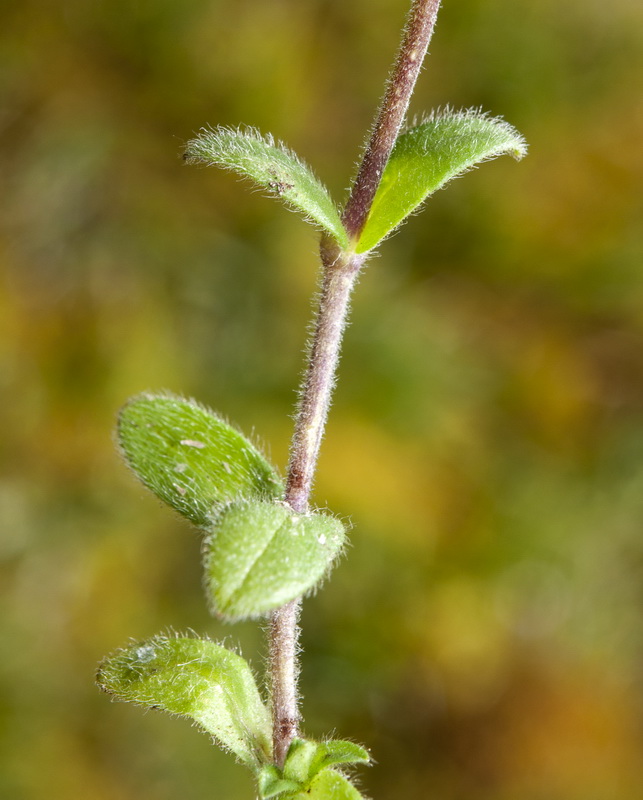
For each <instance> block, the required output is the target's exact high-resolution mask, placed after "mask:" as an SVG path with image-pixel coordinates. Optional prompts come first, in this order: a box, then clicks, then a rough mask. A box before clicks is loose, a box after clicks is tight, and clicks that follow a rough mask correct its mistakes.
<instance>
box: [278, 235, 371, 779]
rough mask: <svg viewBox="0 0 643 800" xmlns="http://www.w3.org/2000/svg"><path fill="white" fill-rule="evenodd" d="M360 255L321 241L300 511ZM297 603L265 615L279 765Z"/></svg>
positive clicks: (305, 395)
mask: <svg viewBox="0 0 643 800" xmlns="http://www.w3.org/2000/svg"><path fill="white" fill-rule="evenodd" d="M364 260H365V257H364V256H357V255H354V254H352V255H350V256H347V255H345V254H343V253H341V252H340V251H339V250H338V249H337V247H336V246H334V245H333V244H332V243H330V242H328V241H327V240H323V241H322V264H323V279H322V288H321V293H320V296H319V306H318V309H317V317H316V322H315V332H314V335H313V340H312V344H311V346H310V353H309V357H308V367H307V371H306V377H305V379H304V385H303V389H302V393H301V398H300V402H299V411H298V414H297V421H296V424H295V433H294V436H293V441H292V447H291V451H290V465H289V468H288V479H287V483H286V497H285V500H286V502H287V503H288V505H289V506H290V507H291V508H292V509H293V510H294V511H296V512H297V513H299V514H305V513H306V512H307V511H308V499H309V496H310V490H311V487H312V482H313V476H314V473H315V467H316V464H317V457H318V455H319V446H320V444H321V440H322V436H323V433H324V426H325V424H326V418H327V416H328V408H329V405H330V397H331V394H332V391H333V386H334V383H335V372H336V369H337V362H338V360H339V350H340V343H341V338H342V333H343V331H344V327H345V325H346V319H347V316H348V306H349V301H350V296H351V292H352V289H353V286H354V285H355V280H356V278H357V275H358V273H359V271H360V269H361V267H362V264H363V263H364ZM300 605H301V603H300V601H299V600H293V601H291V602H290V603H287V604H286V605H285V606H282V607H281V608H279V609H277V610H276V611H274V612H273V613H272V614H271V617H270V626H269V638H270V679H271V695H272V719H273V758H274V761H275V763H276V764H277V765H279V766H282V765H283V762H284V759H285V757H286V753H287V751H288V747H289V746H290V743H291V742H292V740H293V739H294V738H295V737H296V736H297V734H298V723H299V711H298V708H297V675H298V667H297V649H298V644H297V641H298V628H297V619H298V617H299V609H300Z"/></svg>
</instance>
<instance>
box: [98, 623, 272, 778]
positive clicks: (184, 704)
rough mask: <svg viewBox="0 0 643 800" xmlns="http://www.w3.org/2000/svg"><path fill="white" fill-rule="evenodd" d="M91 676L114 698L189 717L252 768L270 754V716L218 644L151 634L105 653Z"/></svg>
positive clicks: (243, 671) (236, 660)
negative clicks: (94, 674)
mask: <svg viewBox="0 0 643 800" xmlns="http://www.w3.org/2000/svg"><path fill="white" fill-rule="evenodd" d="M96 681H97V683H98V685H99V686H100V688H101V689H103V690H104V691H105V692H107V693H108V694H111V695H114V696H115V697H116V698H118V699H119V700H125V701H128V702H131V703H138V704H139V705H142V706H147V707H148V708H160V709H163V710H164V711H169V712H170V713H172V714H180V715H181V716H185V717H190V718H191V719H193V720H194V721H195V722H197V723H198V724H199V725H200V726H201V727H202V728H204V729H205V730H206V731H207V732H208V733H210V734H211V735H212V736H214V738H215V739H216V740H217V741H218V742H219V744H221V745H222V746H223V747H224V748H226V749H228V750H231V751H232V752H233V753H234V754H235V755H236V756H237V757H238V758H239V759H240V760H241V761H243V762H244V763H245V764H247V765H248V766H250V767H252V768H258V766H259V765H260V764H261V763H265V762H266V761H268V760H269V759H270V757H271V753H272V730H271V721H270V715H269V713H268V710H267V709H266V707H265V706H264V704H263V703H262V701H261V698H260V696H259V691H258V690H257V686H256V683H255V680H254V677H253V675H252V672H251V670H250V667H249V666H248V664H247V662H246V661H245V660H244V659H243V658H241V656H239V655H237V654H236V653H233V652H231V651H230V650H227V649H226V648H225V647H222V646H221V645H218V644H215V643H214V642H211V641H209V640H207V639H191V638H185V637H182V638H168V637H167V636H156V637H154V638H153V639H149V640H148V641H145V642H140V643H138V644H133V645H130V646H129V647H126V648H124V649H123V650H119V651H118V652H116V653H114V654H113V655H112V656H109V657H108V658H106V659H105V660H104V661H103V663H102V664H101V665H100V667H99V670H98V674H97V676H96Z"/></svg>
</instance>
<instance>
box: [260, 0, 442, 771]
mask: <svg viewBox="0 0 643 800" xmlns="http://www.w3.org/2000/svg"><path fill="white" fill-rule="evenodd" d="M439 5H440V0H414V2H413V5H412V7H411V12H410V14H409V18H408V22H407V25H406V28H405V30H404V35H403V39H402V46H401V48H400V51H399V53H398V56H397V59H396V62H395V65H394V67H393V73H392V75H391V79H390V81H389V83H388V85H387V89H386V94H385V95H384V100H383V101H382V105H381V108H380V110H379V112H378V115H377V118H376V121H375V125H374V128H373V133H372V136H371V139H370V142H369V144H368V147H367V149H366V152H365V154H364V159H363V161H362V164H361V166H360V169H359V171H358V174H357V178H356V180H355V184H354V186H353V190H352V192H351V195H350V198H349V201H348V203H347V205H346V210H345V212H344V218H343V220H344V224H345V226H346V228H347V230H348V233H349V236H350V238H351V239H353V240H355V239H356V238H357V237H358V236H359V233H360V232H361V230H362V228H363V227H364V223H365V222H366V217H367V216H368V212H369V210H370V208H371V204H372V202H373V197H374V195H375V192H376V190H377V187H378V185H379V182H380V179H381V176H382V173H383V171H384V167H385V166H386V162H387V161H388V158H389V156H390V153H391V150H392V149H393V145H394V144H395V140H396V138H397V135H398V133H399V130H400V127H401V125H402V122H403V120H404V116H405V114H406V110H407V108H408V104H409V100H410V97H411V93H412V91H413V87H414V86H415V81H416V80H417V76H418V73H419V71H420V67H421V65H422V60H423V58H424V55H425V53H426V49H427V46H428V43H429V40H430V38H431V34H432V32H433V27H434V25H435V18H436V15H437V11H438V7H439ZM365 258H366V256H364V255H355V254H354V253H348V252H342V251H341V250H340V249H339V247H338V246H337V245H336V244H335V243H334V242H332V241H331V240H330V238H329V237H328V236H324V237H323V238H322V247H321V260H322V265H323V281H322V288H321V293H320V297H319V307H318V312H317V318H316V323H315V333H314V336H313V341H312V345H311V348H310V352H309V358H308V367H307V371H306V377H305V380H304V386H303V389H302V394H301V398H300V403H299V410H298V414H297V422H296V424H295V433H294V436H293V442H292V447H291V451H290V464H289V467H288V479H287V483H286V497H285V500H286V502H287V503H288V504H289V505H290V507H291V508H292V509H293V510H294V511H296V512H297V513H299V514H305V513H306V512H307V511H308V501H309V497H310V490H311V487H312V483H313V477H314V474H315V469H316V466H317V457H318V455H319V446H320V444H321V440H322V436H323V433H324V427H325V425H326V418H327V416H328V408H329V406H330V398H331V395H332V391H333V387H334V384H335V373H336V369H337V363H338V360H339V351H340V344H341V339H342V334H343V331H344V327H345V326H346V319H347V316H348V307H349V301H350V296H351V292H352V290H353V287H354V285H355V281H356V279H357V275H358V274H359V271H360V269H361V268H362V266H363V264H364V260H365ZM299 609H300V601H299V600H293V601H291V602H290V603H287V604H286V605H285V606H282V607H281V608H279V609H277V610H276V611H274V612H273V613H272V614H271V617H270V625H269V646H270V680H271V693H272V720H273V758H274V762H275V764H277V765H278V766H280V767H281V766H283V763H284V759H285V757H286V754H287V752H288V748H289V747H290V744H291V742H292V740H293V739H294V738H295V737H296V736H297V735H298V732H299V710H298V705H297V677H298V666H297V649H298V643H297V642H298V632H299V631H298V627H297V621H298V617H299Z"/></svg>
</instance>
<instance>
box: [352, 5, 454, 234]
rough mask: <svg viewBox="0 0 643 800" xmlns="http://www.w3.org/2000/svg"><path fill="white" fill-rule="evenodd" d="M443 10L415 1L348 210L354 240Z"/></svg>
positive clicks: (392, 144)
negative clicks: (439, 13)
mask: <svg viewBox="0 0 643 800" xmlns="http://www.w3.org/2000/svg"><path fill="white" fill-rule="evenodd" d="M439 6H440V0H414V3H413V6H412V7H411V11H410V13H409V16H408V20H407V23H406V27H405V29H404V34H403V38H402V44H401V46H400V50H399V52H398V55H397V59H396V61H395V65H394V66H393V72H392V73H391V77H390V79H389V82H388V84H387V87H386V93H385V95H384V99H383V100H382V104H381V106H380V109H379V111H378V114H377V117H376V118H375V124H374V126H373V131H372V133H371V138H370V141H369V143H368V145H367V147H366V152H365V153H364V158H363V159H362V163H361V164H360V168H359V171H358V173H357V177H356V178H355V183H354V184H353V188H352V190H351V194H350V197H349V199H348V202H347V203H346V208H345V210H344V215H343V222H344V226H345V227H346V230H347V231H348V235H349V237H350V238H351V239H353V240H354V239H357V238H358V237H359V235H360V233H361V232H362V229H363V228H364V224H365V223H366V218H367V217H368V212H369V211H370V210H371V205H372V204H373V198H374V197H375V192H376V191H377V187H378V186H379V184H380V180H381V178H382V174H383V172H384V167H386V164H387V162H388V159H389V156H390V155H391V150H392V149H393V146H394V145H395V140H396V139H397V135H398V133H399V132H400V128H401V127H402V123H403V122H404V117H405V116H406V112H407V109H408V107H409V101H410V99H411V94H412V93H413V88H414V86H415V82H416V80H417V77H418V75H419V73H420V69H421V67H422V61H423V60H424V56H425V54H426V51H427V48H428V46H429V41H430V40H431V36H432V35H433V29H434V27H435V20H436V17H437V14H438V8H439Z"/></svg>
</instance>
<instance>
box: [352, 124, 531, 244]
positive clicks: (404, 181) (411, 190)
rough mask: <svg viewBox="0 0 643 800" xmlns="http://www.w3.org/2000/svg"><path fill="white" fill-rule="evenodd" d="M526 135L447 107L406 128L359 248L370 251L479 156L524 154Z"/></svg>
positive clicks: (518, 157)
mask: <svg viewBox="0 0 643 800" xmlns="http://www.w3.org/2000/svg"><path fill="white" fill-rule="evenodd" d="M526 152H527V147H526V144H525V140H524V139H523V138H522V136H521V135H520V134H519V133H518V131H516V130H515V129H514V128H512V127H511V125H509V124H508V123H506V122H504V121H503V120H500V119H492V118H491V117H488V116H486V115H484V114H481V113H480V112H477V111H462V112H459V113H450V112H446V113H444V114H438V115H432V116H431V117H430V118H429V119H428V120H426V121H425V122H423V123H421V124H420V125H416V126H414V127H412V128H410V129H409V130H407V131H406V132H405V133H402V134H401V135H400V136H399V138H398V140H397V142H396V144H395V147H394V148H393V152H392V153H391V157H390V159H389V161H388V164H387V165H386V168H385V170H384V174H383V176H382V181H381V183H380V185H379V188H378V190H377V193H376V195H375V198H374V200H373V205H372V207H371V211H370V213H369V215H368V219H367V220H366V225H365V226H364V230H363V231H362V233H361V235H360V238H359V242H358V244H357V248H356V250H357V252H358V253H365V252H366V251H367V250H371V249H372V248H373V247H375V246H376V245H377V244H379V243H380V242H381V241H382V239H384V238H385V237H386V236H388V234H389V233H391V231H393V230H394V229H395V228H396V227H397V226H398V225H399V224H400V223H401V222H402V221H403V220H404V219H405V218H406V217H407V216H408V215H409V214H411V213H412V212H413V211H414V210H415V209H416V208H417V207H418V206H419V205H420V204H421V203H422V202H423V201H424V200H425V199H426V198H427V197H428V196H429V195H430V194H433V192H435V191H436V190H437V189H440V188H441V187H442V186H444V184H445V183H447V182H448V181H450V180H451V179H452V178H455V177H457V176H458V175H461V174H462V173H463V172H466V171H467V170H469V169H471V167H473V166H474V165H475V164H478V163H480V162H481V161H487V160H489V159H491V158H495V157H496V156H500V155H503V154H505V153H507V154H509V155H512V156H514V158H516V159H520V158H522V157H523V156H524V155H525V153H526Z"/></svg>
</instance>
